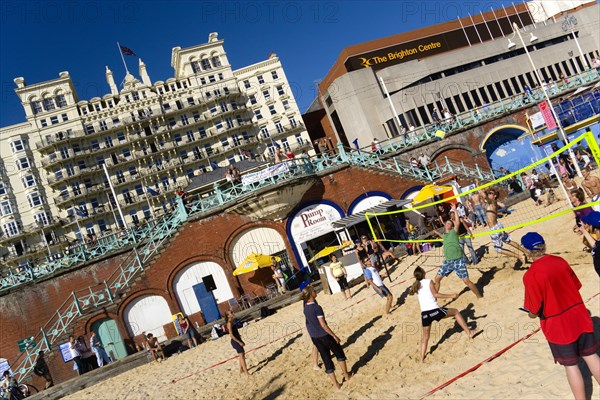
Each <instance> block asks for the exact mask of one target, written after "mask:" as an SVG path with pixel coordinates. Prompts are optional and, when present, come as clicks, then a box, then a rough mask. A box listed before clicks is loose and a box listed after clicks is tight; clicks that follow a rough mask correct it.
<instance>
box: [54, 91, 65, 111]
mask: <svg viewBox="0 0 600 400" xmlns="http://www.w3.org/2000/svg"><path fill="white" fill-rule="evenodd" d="M56 106H57V107H59V108H62V107H66V106H67V99H66V98H65V95H64V94H59V95H58V96H56Z"/></svg>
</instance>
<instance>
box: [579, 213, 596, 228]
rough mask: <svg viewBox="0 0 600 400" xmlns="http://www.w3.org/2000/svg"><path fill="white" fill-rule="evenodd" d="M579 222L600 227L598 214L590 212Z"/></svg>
mask: <svg viewBox="0 0 600 400" xmlns="http://www.w3.org/2000/svg"><path fill="white" fill-rule="evenodd" d="M581 222H583V223H584V224H588V225H591V226H600V212H598V211H592V212H591V213H589V214H588V215H584V216H583V217H581Z"/></svg>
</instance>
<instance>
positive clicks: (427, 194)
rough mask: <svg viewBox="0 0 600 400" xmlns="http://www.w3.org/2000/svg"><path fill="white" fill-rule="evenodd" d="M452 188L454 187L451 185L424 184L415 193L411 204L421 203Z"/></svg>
mask: <svg viewBox="0 0 600 400" xmlns="http://www.w3.org/2000/svg"><path fill="white" fill-rule="evenodd" d="M452 190H454V189H453V188H452V187H451V186H436V185H425V186H423V188H422V189H421V190H420V191H419V193H417V195H416V196H415V197H414V199H413V201H412V202H413V204H417V203H422V202H424V201H426V200H430V199H432V198H433V197H434V196H438V195H440V194H444V193H447V192H451V191H452Z"/></svg>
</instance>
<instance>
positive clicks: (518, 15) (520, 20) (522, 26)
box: [511, 1, 527, 30]
mask: <svg viewBox="0 0 600 400" xmlns="http://www.w3.org/2000/svg"><path fill="white" fill-rule="evenodd" d="M511 4H512V6H513V8H514V9H515V13H516V14H517V17H519V22H520V23H521V28H524V29H525V30H527V29H526V28H525V24H523V20H522V19H521V14H519V11H517V7H516V6H515V3H514V2H512V1H511Z"/></svg>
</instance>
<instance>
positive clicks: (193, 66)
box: [191, 61, 202, 74]
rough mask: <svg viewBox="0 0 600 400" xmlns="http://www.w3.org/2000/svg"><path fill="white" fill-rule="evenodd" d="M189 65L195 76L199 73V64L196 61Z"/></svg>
mask: <svg viewBox="0 0 600 400" xmlns="http://www.w3.org/2000/svg"><path fill="white" fill-rule="evenodd" d="M191 65H192V71H193V72H194V73H195V74H197V73H199V72H201V71H202V70H201V68H200V63H199V62H198V61H192V63H191Z"/></svg>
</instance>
